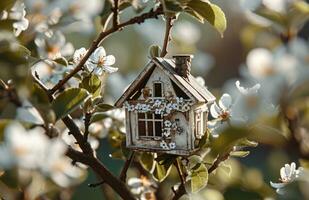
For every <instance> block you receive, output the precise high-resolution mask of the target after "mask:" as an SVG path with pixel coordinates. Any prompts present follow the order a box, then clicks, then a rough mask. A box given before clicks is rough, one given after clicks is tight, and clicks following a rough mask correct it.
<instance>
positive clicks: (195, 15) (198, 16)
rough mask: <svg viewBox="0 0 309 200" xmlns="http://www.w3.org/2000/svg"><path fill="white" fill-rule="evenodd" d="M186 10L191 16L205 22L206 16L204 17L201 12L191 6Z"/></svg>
mask: <svg viewBox="0 0 309 200" xmlns="http://www.w3.org/2000/svg"><path fill="white" fill-rule="evenodd" d="M185 12H186V13H188V14H189V15H190V16H192V17H193V18H195V19H196V20H197V21H199V22H201V23H204V17H202V16H201V15H200V14H198V13H197V12H195V11H194V10H192V9H191V8H186V9H185Z"/></svg>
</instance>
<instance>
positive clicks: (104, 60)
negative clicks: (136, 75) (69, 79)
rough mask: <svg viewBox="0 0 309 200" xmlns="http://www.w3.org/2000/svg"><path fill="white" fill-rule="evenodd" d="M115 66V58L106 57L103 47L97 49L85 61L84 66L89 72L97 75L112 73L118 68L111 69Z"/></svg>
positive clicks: (111, 56)
mask: <svg viewBox="0 0 309 200" xmlns="http://www.w3.org/2000/svg"><path fill="white" fill-rule="evenodd" d="M113 64H115V57H114V56H113V55H106V51H105V49H104V48H103V47H99V48H97V49H96V50H95V51H94V52H93V54H91V56H90V57H89V59H88V60H87V62H86V64H85V66H86V68H87V70H88V71H89V72H94V73H95V74H97V75H102V73H103V72H105V73H109V74H110V73H114V72H116V71H118V68H116V67H112V65H113Z"/></svg>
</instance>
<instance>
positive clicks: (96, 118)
mask: <svg viewBox="0 0 309 200" xmlns="http://www.w3.org/2000/svg"><path fill="white" fill-rule="evenodd" d="M107 117H108V116H107V115H106V114H105V113H95V114H93V115H92V116H91V119H90V123H94V122H97V121H100V120H103V119H105V118H107Z"/></svg>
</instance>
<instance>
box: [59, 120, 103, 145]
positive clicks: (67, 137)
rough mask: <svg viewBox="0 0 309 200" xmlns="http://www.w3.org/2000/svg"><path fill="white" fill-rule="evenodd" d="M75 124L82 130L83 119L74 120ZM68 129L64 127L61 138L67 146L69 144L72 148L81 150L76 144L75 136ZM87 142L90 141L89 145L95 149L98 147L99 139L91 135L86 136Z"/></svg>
mask: <svg viewBox="0 0 309 200" xmlns="http://www.w3.org/2000/svg"><path fill="white" fill-rule="evenodd" d="M74 122H75V124H76V125H77V126H78V127H79V129H80V130H82V131H84V129H85V127H84V123H83V120H78V119H75V120H74ZM69 133H70V132H69V129H67V128H66V129H65V130H64V131H63V132H62V134H61V139H62V140H63V141H64V142H65V143H66V144H67V145H69V146H71V147H72V148H73V149H75V150H78V151H81V149H80V147H79V145H78V144H76V140H75V138H74V137H73V136H72V135H70V134H69ZM88 142H89V143H90V145H91V147H92V148H93V149H97V148H98V147H99V141H98V140H97V139H96V138H95V137H93V136H92V135H89V136H88Z"/></svg>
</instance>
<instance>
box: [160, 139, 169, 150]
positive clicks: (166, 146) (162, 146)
mask: <svg viewBox="0 0 309 200" xmlns="http://www.w3.org/2000/svg"><path fill="white" fill-rule="evenodd" d="M160 147H161V148H162V149H169V147H168V145H167V143H166V142H165V141H161V142H160Z"/></svg>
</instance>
